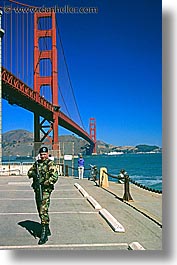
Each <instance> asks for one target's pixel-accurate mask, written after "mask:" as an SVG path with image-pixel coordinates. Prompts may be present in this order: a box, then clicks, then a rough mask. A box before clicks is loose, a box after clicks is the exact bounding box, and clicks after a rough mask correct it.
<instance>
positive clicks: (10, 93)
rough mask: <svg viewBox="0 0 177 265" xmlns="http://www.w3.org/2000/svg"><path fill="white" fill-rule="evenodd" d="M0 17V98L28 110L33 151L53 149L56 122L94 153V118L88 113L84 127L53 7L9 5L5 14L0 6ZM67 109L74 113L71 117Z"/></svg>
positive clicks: (55, 145)
mask: <svg viewBox="0 0 177 265" xmlns="http://www.w3.org/2000/svg"><path fill="white" fill-rule="evenodd" d="M10 2H15V1H10ZM0 18H1V19H2V25H1V24H0V39H1V42H2V52H1V56H2V58H1V60H2V67H1V78H0V79H1V80H0V81H1V83H0V86H2V91H1V95H0V97H2V98H3V99H5V100H7V101H8V102H9V104H16V105H18V106H20V107H22V108H24V109H27V110H29V111H30V112H33V113H34V150H35V152H37V150H38V149H39V147H40V145H41V144H43V143H45V144H50V145H51V147H52V150H53V152H54V154H57V152H58V150H59V148H60V147H59V133H58V126H59V125H60V126H62V127H64V128H66V129H68V130H69V131H71V132H73V133H75V134H77V135H78V136H80V137H82V138H83V139H85V140H86V141H88V143H89V144H90V153H96V119H95V118H90V122H89V132H87V131H86V130H85V128H84V126H83V122H82V119H81V115H80V113H79V109H78V106H77V102H76V98H75V95H74V90H73V87H72V83H71V78H70V75H69V70H68V65H67V63H66V57H65V53H64V48H63V44H62V40H61V34H60V31H59V27H58V23H57V18H56V14H55V12H52V11H51V12H46V13H45V12H43V13H39V12H35V13H34V14H31V13H27V14H25V13H23V14H19V13H14V12H13V8H12V9H11V10H10V13H9V12H8V13H3V12H2V11H1V13H0ZM0 44H1V43H0ZM0 49H1V45H0ZM1 60H0V61H1ZM61 61H62V62H63V68H64V69H65V72H64V70H63V68H62V65H61ZM59 65H60V67H59ZM0 66H1V65H0ZM68 90H69V92H68ZM65 98H67V102H66V100H65ZM68 101H69V102H68ZM71 105H72V106H71ZM0 107H1V106H0ZM69 107H71V111H70V110H69ZM74 109H75V111H73V110H74ZM70 113H72V114H73V113H76V116H77V121H75V119H74V117H73V116H71V114H70ZM1 126H2V125H1V124H0V127H1ZM0 133H1V132H0ZM0 143H2V140H1V139H0ZM1 152H2V151H1ZM1 154H2V153H1ZM1 157H2V155H1Z"/></svg>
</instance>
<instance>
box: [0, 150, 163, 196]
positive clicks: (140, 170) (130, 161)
mask: <svg viewBox="0 0 177 265" xmlns="http://www.w3.org/2000/svg"><path fill="white" fill-rule="evenodd" d="M3 160H4V161H6V162H12V161H13V160H15V157H11V159H9V158H8V157H4V159H3ZM77 160H78V159H74V168H75V169H76V170H74V175H75V176H77V175H78V172H77ZM84 160H85V169H89V168H90V164H91V165H96V166H97V168H98V169H99V168H100V167H106V168H107V171H108V173H109V174H111V175H114V176H117V175H118V174H119V173H120V170H121V169H125V170H126V171H127V173H128V175H129V176H130V178H131V179H133V180H134V181H136V182H138V183H140V184H142V185H145V186H146V187H149V188H152V189H155V190H160V191H161V190H162V154H161V153H155V154H148V153H146V154H122V155H112V156H108V155H97V156H85V157H84ZM25 161H28V162H32V160H31V159H30V160H29V159H28V160H26V159H24V160H20V162H25ZM69 162H71V161H69ZM66 164H67V163H66ZM68 165H69V166H72V163H68ZM89 173H90V170H85V172H84V177H85V178H88V176H89ZM69 174H71V170H70V171H69ZM109 180H110V181H116V179H113V178H110V177H109Z"/></svg>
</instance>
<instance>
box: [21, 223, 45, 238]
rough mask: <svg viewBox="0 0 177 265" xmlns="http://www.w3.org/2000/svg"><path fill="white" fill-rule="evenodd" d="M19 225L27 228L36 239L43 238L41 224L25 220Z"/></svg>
mask: <svg viewBox="0 0 177 265" xmlns="http://www.w3.org/2000/svg"><path fill="white" fill-rule="evenodd" d="M18 225H20V226H21V227H23V228H25V229H26V230H27V231H28V232H29V233H30V234H31V235H32V236H34V237H35V238H37V237H39V238H40V236H41V224H40V223H38V222H35V221H30V220H25V221H22V222H19V223H18Z"/></svg>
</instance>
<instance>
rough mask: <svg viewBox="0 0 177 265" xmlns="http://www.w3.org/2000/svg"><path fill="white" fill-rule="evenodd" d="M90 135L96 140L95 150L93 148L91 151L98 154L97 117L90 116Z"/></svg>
mask: <svg viewBox="0 0 177 265" xmlns="http://www.w3.org/2000/svg"><path fill="white" fill-rule="evenodd" d="M90 137H91V138H92V140H93V141H94V146H93V150H91V153H95V154H96V119H95V118H90Z"/></svg>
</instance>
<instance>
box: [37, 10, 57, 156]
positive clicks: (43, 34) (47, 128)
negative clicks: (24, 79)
mask: <svg viewBox="0 0 177 265" xmlns="http://www.w3.org/2000/svg"><path fill="white" fill-rule="evenodd" d="M41 18H42V19H43V20H45V19H48V20H50V24H51V28H49V29H41V25H40V19H41ZM48 27H49V26H48ZM41 38H50V40H51V47H50V50H48V49H47V48H45V49H43V50H41V49H40V47H39V40H40V39H41ZM44 41H45V40H44ZM45 59H48V60H49V61H50V62H51V73H50V75H48V76H42V75H40V61H41V60H45ZM42 86H47V88H48V89H51V94H52V102H51V103H52V104H53V106H54V110H53V118H52V119H51V120H46V119H43V118H42V117H40V116H39V115H38V113H37V112H36V113H34V142H35V144H36V145H35V152H37V150H38V148H39V147H40V145H41V143H42V142H45V144H50V145H52V149H53V150H54V151H57V150H58V149H59V143H58V115H57V112H58V110H59V106H58V67H57V47H56V21H55V13H54V12H49V13H34V91H36V92H38V93H39V94H40V91H41V87H42ZM52 134H53V135H52ZM51 135H52V136H51Z"/></svg>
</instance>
